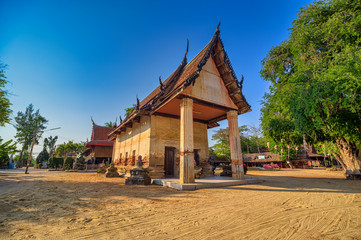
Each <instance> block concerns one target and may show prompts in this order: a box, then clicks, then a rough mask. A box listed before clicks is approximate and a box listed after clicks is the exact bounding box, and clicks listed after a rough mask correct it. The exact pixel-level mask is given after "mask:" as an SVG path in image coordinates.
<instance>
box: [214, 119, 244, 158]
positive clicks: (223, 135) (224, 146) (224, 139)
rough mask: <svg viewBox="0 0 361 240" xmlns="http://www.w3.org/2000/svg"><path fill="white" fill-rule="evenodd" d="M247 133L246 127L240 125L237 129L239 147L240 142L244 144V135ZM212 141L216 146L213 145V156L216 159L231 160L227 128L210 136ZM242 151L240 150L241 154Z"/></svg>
mask: <svg viewBox="0 0 361 240" xmlns="http://www.w3.org/2000/svg"><path fill="white" fill-rule="evenodd" d="M247 131H248V128H247V126H246V125H242V126H240V127H239V134H240V136H241V146H242V142H245V139H246V137H244V133H245V132H247ZM212 140H215V141H216V144H214V145H213V147H212V149H213V152H214V154H215V155H216V156H217V157H222V158H227V159H231V150H230V148H229V131H228V127H227V128H220V129H218V130H217V131H216V132H215V134H213V135H212ZM243 151H244V149H242V152H243Z"/></svg>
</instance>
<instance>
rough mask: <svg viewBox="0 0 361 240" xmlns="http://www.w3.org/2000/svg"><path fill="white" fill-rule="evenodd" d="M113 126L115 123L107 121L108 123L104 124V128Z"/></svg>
mask: <svg viewBox="0 0 361 240" xmlns="http://www.w3.org/2000/svg"><path fill="white" fill-rule="evenodd" d="M114 124H115V122H112V121H109V122H106V123H104V127H108V128H113V126H114Z"/></svg>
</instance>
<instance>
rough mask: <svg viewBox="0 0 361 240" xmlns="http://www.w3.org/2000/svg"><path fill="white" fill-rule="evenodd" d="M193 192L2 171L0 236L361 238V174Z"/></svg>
mask: <svg viewBox="0 0 361 240" xmlns="http://www.w3.org/2000/svg"><path fill="white" fill-rule="evenodd" d="M249 175H252V176H254V177H257V178H259V179H261V180H263V182H262V183H261V184H257V185H243V186H234V187H227V188H218V189H202V190H197V191H192V192H185V191H177V190H174V189H169V188H166V187H160V186H125V185H124V179H119V178H118V179H107V178H105V177H104V176H103V175H98V174H96V173H66V172H48V171H46V170H35V169H31V170H30V174H29V175H25V174H23V170H21V172H19V170H12V171H10V170H6V171H4V170H1V171H0V239H361V228H360V227H361V182H360V181H348V180H344V179H343V176H342V172H329V171H325V170H314V169H312V170H281V171H274V172H270V171H249Z"/></svg>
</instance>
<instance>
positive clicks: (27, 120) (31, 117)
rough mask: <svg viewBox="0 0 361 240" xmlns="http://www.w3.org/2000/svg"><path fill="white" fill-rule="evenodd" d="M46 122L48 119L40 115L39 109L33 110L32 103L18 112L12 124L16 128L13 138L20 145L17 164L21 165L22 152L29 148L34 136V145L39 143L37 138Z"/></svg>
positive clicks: (44, 127)
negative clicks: (23, 110)
mask: <svg viewBox="0 0 361 240" xmlns="http://www.w3.org/2000/svg"><path fill="white" fill-rule="evenodd" d="M47 122H48V120H46V119H45V118H44V117H42V116H41V115H40V112H39V109H38V110H36V111H34V107H33V105H32V104H29V106H28V107H27V108H26V110H25V112H18V114H17V116H16V117H15V124H14V127H15V129H16V135H15V138H16V139H17V141H18V143H20V144H21V145H22V148H21V152H20V158H19V162H18V166H21V165H22V155H23V152H24V150H28V149H29V147H30V145H31V143H32V140H33V137H34V136H35V145H37V144H39V139H40V138H41V136H42V133H43V131H44V130H45V129H46V126H45V125H46V123H47Z"/></svg>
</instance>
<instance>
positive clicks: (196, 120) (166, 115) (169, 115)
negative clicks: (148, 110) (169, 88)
mask: <svg viewBox="0 0 361 240" xmlns="http://www.w3.org/2000/svg"><path fill="white" fill-rule="evenodd" d="M153 115H155V116H161V117H167V118H174V119H180V116H177V115H173V114H168V113H161V112H155V113H153ZM193 121H194V122H200V123H206V124H208V121H204V120H200V119H196V118H194V119H193Z"/></svg>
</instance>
